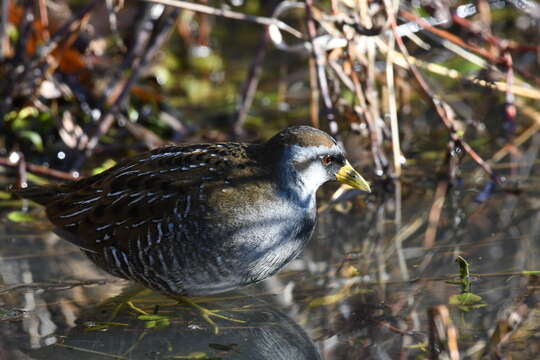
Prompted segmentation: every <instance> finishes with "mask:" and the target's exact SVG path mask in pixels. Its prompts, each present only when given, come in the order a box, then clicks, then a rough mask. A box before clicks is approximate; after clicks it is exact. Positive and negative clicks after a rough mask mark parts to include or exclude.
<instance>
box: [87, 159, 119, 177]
mask: <svg viewBox="0 0 540 360" xmlns="http://www.w3.org/2000/svg"><path fill="white" fill-rule="evenodd" d="M114 165H116V161H114V160H113V159H108V160H105V161H104V162H103V163H102V164H101V165H100V166H98V167H97V168H94V169H93V170H92V175H97V174H99V173H102V172H104V171H105V170H108V169H110V168H112V167H113V166H114Z"/></svg>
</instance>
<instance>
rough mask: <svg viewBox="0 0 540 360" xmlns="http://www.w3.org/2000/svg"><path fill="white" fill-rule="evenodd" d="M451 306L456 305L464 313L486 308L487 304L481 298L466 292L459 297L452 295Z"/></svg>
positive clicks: (449, 301)
mask: <svg viewBox="0 0 540 360" xmlns="http://www.w3.org/2000/svg"><path fill="white" fill-rule="evenodd" d="M448 303H449V304H450V305H455V306H457V307H458V308H459V309H461V310H463V311H469V310H472V309H478V308H481V307H484V306H486V303H485V302H484V300H483V299H482V297H481V296H479V295H476V294H473V293H471V292H465V293H462V294H459V295H452V296H450V299H449V300H448Z"/></svg>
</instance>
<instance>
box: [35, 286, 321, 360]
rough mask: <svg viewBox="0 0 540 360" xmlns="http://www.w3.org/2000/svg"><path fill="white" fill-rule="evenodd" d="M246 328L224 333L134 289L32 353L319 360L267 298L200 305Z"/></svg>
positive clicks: (224, 325) (230, 296)
mask: <svg viewBox="0 0 540 360" xmlns="http://www.w3.org/2000/svg"><path fill="white" fill-rule="evenodd" d="M197 301H198V302H199V303H200V304H201V305H204V306H207V307H209V308H212V309H219V310H222V311H223V313H224V314H225V313H226V314H227V315H228V316H230V317H232V318H234V319H236V320H240V321H244V322H245V323H244V324H239V323H237V322H231V321H227V320H222V319H216V323H217V326H218V327H219V334H215V333H214V330H213V328H212V327H211V326H209V324H208V323H207V322H205V320H204V319H203V318H202V317H201V316H200V314H199V313H198V312H197V311H194V309H193V308H192V307H190V306H188V305H186V304H183V303H179V302H178V301H176V300H174V299H172V298H168V297H165V296H162V295H160V294H158V293H155V292H152V291H150V290H146V289H142V288H135V289H134V288H130V289H128V290H126V291H124V292H123V293H122V294H121V295H119V296H117V297H115V298H112V299H110V300H107V301H106V302H104V303H102V304H100V305H98V306H96V307H93V308H90V309H85V310H83V311H82V313H81V314H80V316H79V318H78V319H77V322H76V326H75V327H74V328H72V329H70V330H69V331H68V332H67V334H65V336H63V335H62V334H55V335H53V336H51V337H49V339H48V340H49V341H52V342H54V344H53V345H51V346H48V347H44V348H41V349H39V350H37V351H32V352H31V353H30V355H31V356H32V357H33V358H36V359H59V358H63V359H67V358H75V357H76V358H77V359H94V358H96V356H103V357H114V358H120V359H124V358H125V359H283V360H287V359H298V360H301V359H319V358H320V357H319V355H318V352H317V349H316V348H315V345H314V344H313V342H312V341H311V340H310V338H309V337H308V336H307V334H306V332H305V331H304V330H303V329H302V328H301V327H300V326H299V325H298V324H296V323H295V322H294V321H293V320H292V319H291V318H289V317H288V316H287V315H285V314H284V313H283V312H281V311H279V310H278V309H277V308H276V307H275V306H273V305H271V304H270V303H269V302H267V301H265V300H264V299H263V298H261V297H259V298H255V297H251V296H246V295H243V294H241V293H238V292H235V293H227V295H223V296H219V297H218V296H212V297H208V298H204V299H199V300H197Z"/></svg>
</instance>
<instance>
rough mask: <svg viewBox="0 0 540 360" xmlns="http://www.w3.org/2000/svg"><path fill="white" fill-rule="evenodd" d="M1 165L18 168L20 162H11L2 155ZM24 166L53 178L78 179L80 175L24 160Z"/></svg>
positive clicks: (33, 171)
mask: <svg viewBox="0 0 540 360" xmlns="http://www.w3.org/2000/svg"><path fill="white" fill-rule="evenodd" d="M0 165H2V166H6V167H11V168H18V166H19V162H16V163H14V162H11V161H10V160H9V159H8V158H6V157H0ZM24 166H25V169H26V170H28V171H29V172H31V173H33V174H37V175H43V176H47V177H52V178H55V179H61V180H77V179H78V176H75V175H73V174H71V173H68V172H65V171H59V170H54V169H49V168H48V167H45V166H41V165H35V164H31V163H28V162H24Z"/></svg>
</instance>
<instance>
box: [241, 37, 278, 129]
mask: <svg viewBox="0 0 540 360" xmlns="http://www.w3.org/2000/svg"><path fill="white" fill-rule="evenodd" d="M269 39H270V38H269V36H268V28H266V29H265V30H264V34H263V36H262V39H261V40H260V41H259V46H257V50H256V51H255V57H254V58H253V61H252V62H251V65H250V66H249V70H248V75H247V78H246V80H245V82H244V87H243V89H242V95H241V97H240V101H239V104H238V116H237V118H236V122H235V124H234V133H235V134H236V135H237V136H238V135H241V134H242V133H243V126H244V123H245V122H246V117H247V113H248V111H249V109H250V108H251V104H252V103H253V99H254V98H255V93H256V91H257V86H258V84H259V78H260V76H261V71H262V64H263V61H264V58H265V56H266V52H267V50H268V43H269Z"/></svg>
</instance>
